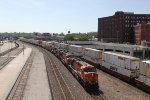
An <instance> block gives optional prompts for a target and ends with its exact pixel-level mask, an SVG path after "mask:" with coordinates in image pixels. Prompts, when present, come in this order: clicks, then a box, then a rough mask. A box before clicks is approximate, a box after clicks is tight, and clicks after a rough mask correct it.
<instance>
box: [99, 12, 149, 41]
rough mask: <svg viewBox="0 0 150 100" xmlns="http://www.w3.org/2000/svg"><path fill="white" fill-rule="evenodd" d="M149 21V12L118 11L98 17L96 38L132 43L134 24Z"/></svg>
mask: <svg viewBox="0 0 150 100" xmlns="http://www.w3.org/2000/svg"><path fill="white" fill-rule="evenodd" d="M148 22H150V14H134V13H133V12H122V11H118V12H116V13H115V14H114V15H113V16H108V17H103V18H98V40H99V41H101V40H103V41H104V42H119V43H123V42H128V43H134V42H135V41H134V25H136V24H137V23H148Z"/></svg>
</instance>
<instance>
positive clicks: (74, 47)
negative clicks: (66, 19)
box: [69, 45, 83, 53]
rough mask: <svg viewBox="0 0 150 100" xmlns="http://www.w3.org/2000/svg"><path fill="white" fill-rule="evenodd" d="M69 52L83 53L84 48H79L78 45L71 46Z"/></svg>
mask: <svg viewBox="0 0 150 100" xmlns="http://www.w3.org/2000/svg"><path fill="white" fill-rule="evenodd" d="M69 51H70V52H78V53H82V51H83V48H82V47H81V46H77V45H70V46H69Z"/></svg>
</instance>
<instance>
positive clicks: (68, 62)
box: [21, 39, 99, 91]
mask: <svg viewBox="0 0 150 100" xmlns="http://www.w3.org/2000/svg"><path fill="white" fill-rule="evenodd" d="M21 41H23V42H28V43H31V44H34V45H37V46H41V47H43V48H45V49H47V50H48V51H50V52H51V53H53V54H54V55H55V56H56V57H57V58H59V59H60V60H61V61H62V63H63V64H64V65H65V66H66V67H67V68H68V69H69V71H70V72H71V73H72V74H73V75H74V76H75V78H76V79H77V80H78V81H79V82H80V83H81V85H83V86H84V87H85V88H86V89H88V90H92V91H93V90H94V91H97V90H99V84H98V74H97V72H96V67H94V66H92V65H90V64H88V63H86V62H85V61H82V60H81V59H80V58H78V57H77V56H75V55H72V54H70V53H69V52H67V51H65V50H62V49H60V48H58V47H57V46H58V45H60V44H59V43H55V46H54V45H51V44H52V42H46V41H41V40H33V39H29V40H27V39H22V40H21ZM56 45H57V46H56ZM64 45H65V44H64Z"/></svg>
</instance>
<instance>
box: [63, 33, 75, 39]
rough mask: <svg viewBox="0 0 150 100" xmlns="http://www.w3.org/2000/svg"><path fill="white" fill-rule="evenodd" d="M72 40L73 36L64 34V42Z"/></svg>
mask: <svg viewBox="0 0 150 100" xmlns="http://www.w3.org/2000/svg"><path fill="white" fill-rule="evenodd" d="M74 38H75V37H74V35H73V34H66V35H65V39H66V40H74Z"/></svg>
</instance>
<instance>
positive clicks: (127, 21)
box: [125, 20, 146, 23]
mask: <svg viewBox="0 0 150 100" xmlns="http://www.w3.org/2000/svg"><path fill="white" fill-rule="evenodd" d="M125 22H126V23H135V22H136V23H146V21H141V20H137V21H134V20H133V21H129V20H126V21H125Z"/></svg>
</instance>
